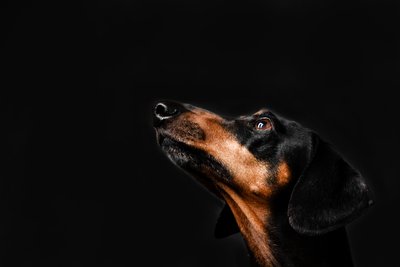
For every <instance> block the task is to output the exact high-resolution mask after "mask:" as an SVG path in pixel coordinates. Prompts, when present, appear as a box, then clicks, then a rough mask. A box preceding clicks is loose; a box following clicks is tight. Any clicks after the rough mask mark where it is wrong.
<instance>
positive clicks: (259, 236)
mask: <svg viewBox="0 0 400 267" xmlns="http://www.w3.org/2000/svg"><path fill="white" fill-rule="evenodd" d="M221 195H222V196H223V198H224V199H225V201H226V203H227V204H228V205H229V207H230V209H231V211H232V213H233V215H234V217H235V220H236V222H237V224H238V226H239V229H240V232H241V233H242V235H243V237H244V239H245V240H246V243H247V246H248V248H249V250H250V252H251V254H252V256H253V257H254V259H255V261H256V262H257V264H258V265H260V266H270V267H275V266H280V265H279V264H278V261H277V260H276V258H275V256H274V255H273V253H272V249H271V247H270V245H271V244H270V242H269V240H270V239H269V237H268V233H267V231H266V230H265V229H266V221H267V218H268V216H269V210H268V209H266V208H265V205H266V203H259V202H257V201H248V199H243V197H242V196H240V195H239V194H237V193H236V192H235V191H234V190H232V189H230V188H228V187H223V188H222V191H221Z"/></svg>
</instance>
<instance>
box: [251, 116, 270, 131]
mask: <svg viewBox="0 0 400 267" xmlns="http://www.w3.org/2000/svg"><path fill="white" fill-rule="evenodd" d="M254 127H255V128H256V130H259V131H269V130H271V129H272V122H271V120H270V119H268V118H260V119H258V120H256V122H255V124H254Z"/></svg>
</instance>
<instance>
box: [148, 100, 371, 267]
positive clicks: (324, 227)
mask: <svg viewBox="0 0 400 267" xmlns="http://www.w3.org/2000/svg"><path fill="white" fill-rule="evenodd" d="M192 108H193V107H192V106H190V105H184V106H182V111H180V110H178V112H177V111H176V110H177V109H179V105H178V104H176V103H174V104H173V109H172V108H171V109H161V111H162V112H163V113H167V115H168V116H170V114H180V113H181V112H187V111H190V110H191V109H192ZM168 111H169V112H168ZM174 112H175V113H174ZM168 116H166V119H168V118H169V117H168ZM260 118H268V119H269V120H270V121H271V123H272V126H273V127H272V129H269V130H266V131H259V130H256V129H255V125H256V124H257V121H258V120H259V119H260ZM160 120H161V121H160ZM163 120H164V118H161V119H160V116H158V120H157V121H156V123H157V126H159V125H161V124H162V123H165V121H164V122H163ZM221 126H223V127H224V128H225V129H226V130H228V131H230V132H231V133H233V134H234V136H235V137H236V138H237V140H238V142H240V143H241V144H242V145H244V146H246V147H247V149H248V150H249V151H250V152H251V153H252V154H253V155H254V156H255V157H256V158H257V159H258V160H260V161H265V162H267V163H268V165H269V166H272V169H271V172H272V173H274V172H275V171H276V170H277V169H276V168H277V166H278V165H279V164H278V163H279V162H282V161H284V162H286V163H287V165H288V166H289V168H290V172H291V177H292V178H291V181H290V182H289V184H287V185H285V186H284V187H283V188H278V189H276V190H280V191H279V192H276V193H275V194H274V196H273V197H272V198H271V199H269V200H268V201H269V208H270V209H271V216H270V218H268V222H267V224H268V229H266V231H267V232H268V233H269V236H270V238H271V242H272V243H273V247H274V248H275V249H274V254H275V256H276V257H277V258H278V261H279V262H280V263H281V265H282V266H352V259H351V254H350V250H349V246H348V242H347V234H346V230H345V228H344V226H346V224H348V223H350V222H351V221H352V220H354V219H355V218H357V217H358V216H360V215H361V214H362V213H363V212H364V211H365V210H366V208H367V207H368V206H370V205H371V204H372V203H373V201H372V197H371V193H370V191H369V190H368V186H367V185H366V183H365V181H364V179H363V177H362V176H361V174H360V173H359V172H358V171H357V170H355V169H354V168H353V167H352V166H351V165H350V164H349V163H348V162H346V161H345V160H344V159H343V157H342V156H340V154H339V153H337V152H336V151H335V150H334V149H333V148H332V147H331V146H330V145H329V144H328V143H326V142H325V141H323V140H322V139H321V138H320V137H319V136H318V135H317V134H316V133H315V132H313V131H311V130H309V129H307V128H305V127H303V126H301V125H300V124H298V123H296V122H293V121H289V120H287V119H285V118H282V117H280V116H278V115H276V114H274V113H272V112H270V111H265V112H262V113H260V114H256V115H252V116H242V117H239V118H237V119H226V120H225V121H224V122H223V125H221ZM182 129H183V131H184V134H185V135H186V137H190V138H195V139H204V133H203V132H202V130H201V129H199V128H198V127H197V126H196V125H193V124H190V123H189V122H187V127H186V126H182ZM159 141H160V143H161V145H162V147H163V149H164V151H165V152H166V153H167V154H168V155H169V156H170V157H171V159H172V160H173V161H174V162H175V163H176V164H178V165H179V166H180V167H182V168H183V169H185V170H186V171H188V172H190V173H191V174H192V175H194V176H196V177H197V178H198V179H200V180H202V181H203V184H204V185H205V186H206V187H208V188H209V189H210V190H211V191H212V192H213V193H215V194H217V195H218V190H214V189H215V188H213V184H212V182H211V183H210V180H209V179H207V178H206V177H205V174H210V173H211V175H213V176H215V178H217V179H224V180H225V181H227V182H229V181H230V180H231V179H232V177H231V175H230V173H229V171H228V170H227V169H226V168H224V166H223V165H222V164H221V163H219V162H218V161H217V160H215V159H214V158H212V157H211V156H210V155H208V154H207V153H206V152H204V151H201V150H199V149H194V148H192V147H189V146H187V145H185V144H182V143H179V142H177V141H174V140H173V139H170V138H164V139H163V138H161V139H160V140H159ZM204 171H206V173H205V172H204ZM266 183H267V184H268V185H273V184H274V183H276V180H275V179H274V178H273V177H272V178H270V179H269V180H268V181H266ZM237 232H239V227H238V225H237V223H236V221H235V218H234V216H233V214H232V212H231V210H230V208H229V207H228V206H227V205H225V206H224V207H223V209H222V211H221V214H220V216H219V218H218V221H217V224H216V228H215V236H216V237H217V238H223V237H226V236H229V235H231V234H235V233H237Z"/></svg>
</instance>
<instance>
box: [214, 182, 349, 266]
mask: <svg viewBox="0 0 400 267" xmlns="http://www.w3.org/2000/svg"><path fill="white" fill-rule="evenodd" d="M221 195H222V196H223V198H224V199H225V201H226V203H227V204H228V205H229V207H230V209H231V210H232V213H233V215H234V217H235V220H236V222H237V224H238V226H239V229H240V232H241V234H242V236H243V238H244V239H245V241H246V243H247V246H248V248H249V250H250V254H251V256H252V257H253V261H254V262H255V264H256V265H257V266H262V267H281V266H326V267H328V266H353V263H352V259H351V254H350V248H349V245H348V240H347V233H346V230H345V228H340V229H338V230H335V231H333V232H331V233H328V234H325V235H321V236H317V237H309V236H304V235H301V234H298V233H297V232H295V231H294V230H293V229H292V228H291V226H290V225H289V222H288V220H287V215H286V212H279V211H278V210H275V208H274V207H268V206H266V205H267V203H265V202H264V203H263V202H257V201H249V199H246V198H244V197H243V196H241V195H239V194H237V193H236V192H235V191H234V190H232V189H230V188H228V187H224V188H223V190H222V191H221ZM278 209H280V208H278ZM280 210H282V209H280Z"/></svg>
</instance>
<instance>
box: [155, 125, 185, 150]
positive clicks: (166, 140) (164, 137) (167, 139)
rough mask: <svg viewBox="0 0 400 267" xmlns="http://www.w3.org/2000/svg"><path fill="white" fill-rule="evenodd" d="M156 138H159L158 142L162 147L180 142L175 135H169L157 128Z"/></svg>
mask: <svg viewBox="0 0 400 267" xmlns="http://www.w3.org/2000/svg"><path fill="white" fill-rule="evenodd" d="M156 139H157V143H158V145H159V146H160V147H163V146H168V145H170V144H172V143H173V144H178V143H180V142H179V141H177V140H176V139H174V138H173V137H171V136H169V135H168V134H166V133H164V132H162V131H160V130H158V129H156Z"/></svg>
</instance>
